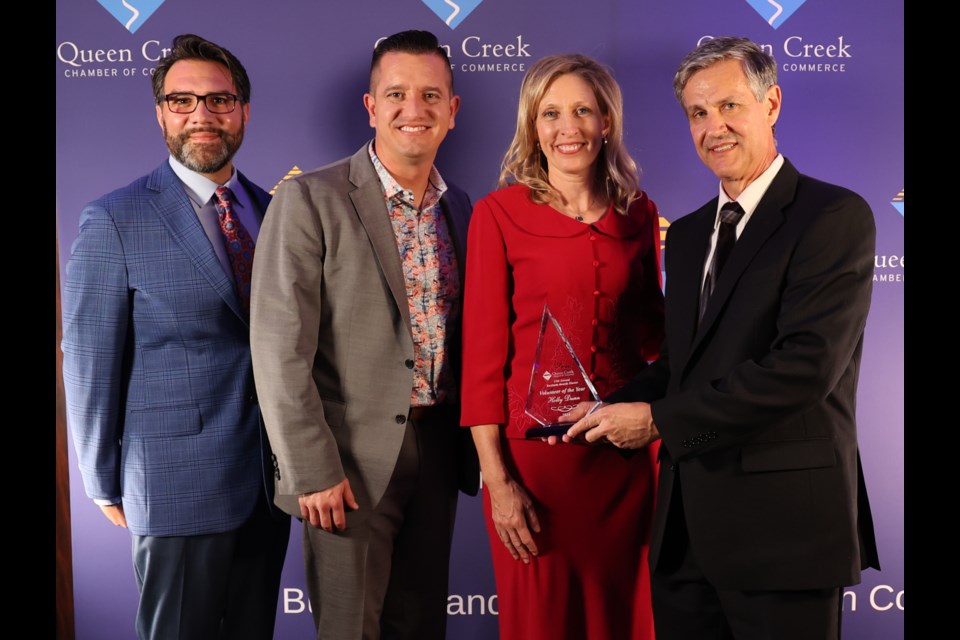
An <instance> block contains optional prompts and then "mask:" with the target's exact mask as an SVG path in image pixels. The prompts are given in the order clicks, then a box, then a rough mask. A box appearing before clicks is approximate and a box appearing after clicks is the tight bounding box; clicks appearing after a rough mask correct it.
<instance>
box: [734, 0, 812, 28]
mask: <svg viewBox="0 0 960 640" xmlns="http://www.w3.org/2000/svg"><path fill="white" fill-rule="evenodd" d="M806 1H807V0H747V4H749V5H750V6H751V7H753V9H754V11H756V12H757V13H759V14H760V17H762V18H763V19H764V20H766V21H767V24H769V25H770V26H771V27H773V28H774V29H779V28H780V25H782V24H783V23H784V22H786V21H787V19H788V18H789V17H790V16H792V15H793V12H794V11H796V10H797V9H799V8H800V7H801V6H802V5H803V3H804V2H806Z"/></svg>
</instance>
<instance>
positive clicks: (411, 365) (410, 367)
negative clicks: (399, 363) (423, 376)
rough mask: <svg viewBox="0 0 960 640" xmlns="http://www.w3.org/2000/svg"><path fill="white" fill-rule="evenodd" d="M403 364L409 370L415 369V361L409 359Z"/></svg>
mask: <svg viewBox="0 0 960 640" xmlns="http://www.w3.org/2000/svg"><path fill="white" fill-rule="evenodd" d="M403 364H405V365H406V366H407V369H413V360H410V359H409V358H407V361H406V362H404V363H403Z"/></svg>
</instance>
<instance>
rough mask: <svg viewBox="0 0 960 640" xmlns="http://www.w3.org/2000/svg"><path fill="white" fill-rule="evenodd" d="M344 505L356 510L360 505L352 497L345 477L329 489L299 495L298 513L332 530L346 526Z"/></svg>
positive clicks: (313, 522) (311, 522)
mask: <svg viewBox="0 0 960 640" xmlns="http://www.w3.org/2000/svg"><path fill="white" fill-rule="evenodd" d="M344 506H346V507H347V508H349V509H351V510H357V509H359V508H360V505H359V504H357V500H356V498H354V497H353V490H352V489H351V488H350V481H349V480H347V479H346V478H344V479H343V481H342V482H338V483H337V484H335V485H333V486H332V487H330V488H329V489H324V490H323V491H315V492H314V493H305V494H303V495H302V496H300V515H301V516H303V519H304V520H307V521H309V522H310V524H312V525H313V526H315V527H319V528H321V529H323V530H324V531H328V532H331V533H332V532H333V529H334V527H336V528H337V529H338V530H341V531H342V530H343V529H346V528H347V516H346V513H345V509H344Z"/></svg>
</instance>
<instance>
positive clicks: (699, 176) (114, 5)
mask: <svg viewBox="0 0 960 640" xmlns="http://www.w3.org/2000/svg"><path fill="white" fill-rule="evenodd" d="M126 4H127V5H128V6H129V5H133V6H134V7H135V9H134V11H136V13H137V15H136V16H134V13H132V12H131V11H130V10H129V9H128V8H125V7H124V6H123V4H122V3H121V1H120V0H69V1H68V0H57V18H56V20H57V34H56V51H55V58H56V60H55V61H56V75H57V218H58V224H59V232H60V252H61V253H60V256H61V257H60V264H61V268H62V266H63V265H64V264H65V262H66V259H67V257H68V256H69V252H70V245H71V243H72V242H73V239H74V238H75V237H76V234H77V223H78V218H79V212H80V209H81V208H82V206H83V205H84V204H85V203H86V202H88V201H90V200H92V199H94V198H96V197H98V196H100V195H101V194H103V193H106V192H107V191H111V190H113V189H115V188H117V187H119V186H122V185H125V184H127V183H129V182H130V181H132V180H133V179H135V178H137V177H138V176H141V175H143V174H145V173H147V172H149V171H150V170H152V169H153V168H154V167H155V166H156V165H157V164H159V163H160V162H161V161H162V160H163V159H164V158H165V157H166V148H165V146H164V144H163V140H162V137H161V135H160V130H159V127H158V126H157V124H156V117H155V114H154V109H153V103H152V98H151V91H150V82H149V74H150V69H151V68H152V66H153V65H154V64H155V63H156V61H157V60H158V59H159V57H160V56H161V55H162V49H163V48H164V47H167V46H169V44H170V41H171V39H172V37H173V36H174V35H176V34H178V33H184V32H194V33H198V34H199V35H202V36H204V37H207V38H210V39H211V40H214V41H216V42H218V43H221V44H223V45H225V46H227V47H228V48H230V49H231V50H232V51H233V52H234V53H235V54H237V56H238V57H239V58H240V59H241V60H242V61H243V63H244V65H245V66H246V68H247V71H248V72H249V74H250V77H251V81H252V84H253V95H252V100H251V110H252V113H251V121H250V124H249V126H248V129H247V136H246V140H245V141H244V144H243V148H242V149H241V151H240V153H239V154H238V156H237V165H238V166H239V167H240V168H241V169H242V170H243V171H244V173H246V175H247V176H249V177H251V178H252V179H253V180H254V181H256V182H257V183H259V184H260V185H261V186H263V187H264V188H266V189H268V190H270V189H272V188H273V187H274V185H276V184H277V183H279V182H280V181H281V180H282V179H283V178H284V177H285V176H288V175H289V174H291V173H296V172H297V171H300V170H307V169H311V168H314V167H317V166H319V165H322V164H326V163H328V162H331V161H333V160H336V159H338V158H340V157H343V156H345V155H348V154H350V153H352V152H353V151H355V150H356V149H357V148H358V147H359V145H360V144H361V143H362V142H363V141H365V140H367V139H368V138H370V137H372V131H371V130H370V129H369V128H368V126H367V116H366V113H365V112H364V111H363V107H362V103H361V96H362V94H363V92H364V90H365V87H366V75H367V68H368V65H369V58H370V51H371V49H372V48H373V46H374V43H375V42H376V40H377V39H378V38H379V37H382V36H385V35H388V34H390V33H393V32H395V31H399V30H402V29H407V28H422V29H429V30H431V31H433V32H434V33H436V34H437V35H438V37H439V38H440V41H441V43H442V44H445V45H448V46H449V49H450V55H451V62H452V63H453V65H454V73H455V78H456V83H457V92H458V93H459V94H460V96H461V97H462V101H463V102H462V105H463V106H462V109H461V112H460V114H459V115H458V117H457V127H456V130H454V131H453V132H452V133H451V134H450V135H449V136H448V138H447V140H446V142H445V143H444V145H443V148H442V149H441V151H440V155H439V158H438V165H439V166H440V168H441V170H442V172H443V174H444V176H445V177H446V178H447V179H448V180H450V181H453V182H455V183H457V184H459V185H460V186H461V187H463V188H464V189H466V190H467V191H468V193H470V195H471V197H472V198H473V199H474V200H476V199H478V198H480V197H482V196H483V195H485V194H486V193H487V192H488V191H490V190H491V189H493V187H494V185H495V181H496V176H497V173H498V167H499V163H500V159H501V156H502V154H503V151H504V150H505V148H506V145H507V144H508V142H509V140H510V136H511V134H512V130H513V123H514V118H515V110H516V100H517V95H518V91H519V84H520V79H521V78H522V76H523V73H524V71H525V70H526V68H527V67H528V66H529V65H530V64H531V63H532V62H533V61H535V60H537V59H538V58H540V57H542V56H544V55H547V54H551V53H560V52H570V51H577V52H582V53H586V54H588V55H591V56H594V57H596V58H598V59H600V60H601V61H603V62H605V63H607V64H608V65H610V66H611V67H612V68H613V70H614V72H615V74H616V76H617V78H618V79H619V81H620V83H621V85H622V87H623V90H624V98H625V103H626V136H627V143H628V145H629V148H630V150H631V152H632V153H633V154H634V157H635V158H636V159H637V160H638V162H639V164H640V165H641V167H642V169H643V177H642V185H643V187H644V188H645V189H646V190H647V191H648V192H649V193H650V195H651V197H652V198H653V199H654V200H655V201H656V202H657V203H658V204H659V206H660V210H661V214H662V216H663V219H662V220H661V222H662V224H663V225H664V227H666V226H667V225H668V224H669V221H672V220H675V219H676V218H678V217H680V216H682V215H684V214H685V213H687V212H689V211H692V210H693V209H695V208H696V207H698V206H699V205H701V204H702V203H703V202H705V201H706V200H707V199H709V198H711V197H712V196H714V195H715V194H716V189H717V186H716V181H715V179H713V177H712V175H711V174H710V173H709V172H708V170H707V169H706V168H705V167H703V165H702V164H701V163H700V161H699V160H698V158H697V157H696V154H695V152H694V149H693V147H692V143H691V141H690V137H689V133H688V130H687V126H686V122H685V118H684V116H683V114H682V112H681V111H680V109H679V107H678V106H677V104H676V102H675V100H674V97H673V91H672V86H671V83H672V78H673V72H674V71H675V69H676V66H677V63H678V62H679V60H680V59H681V58H682V57H683V55H684V54H686V53H687V52H688V51H689V50H690V49H692V48H693V47H694V46H696V44H697V43H698V41H699V40H700V39H701V38H704V37H710V36H718V35H744V36H747V37H750V38H752V39H754V40H755V41H757V42H759V43H762V44H764V45H767V46H769V48H770V51H771V52H772V53H773V54H774V55H775V56H776V58H777V61H778V65H779V69H780V84H781V86H782V87H783V96H784V108H783V113H782V115H781V117H780V121H779V122H778V124H777V133H778V140H779V146H780V149H781V150H782V151H783V153H784V154H785V155H787V156H788V157H789V158H790V159H791V161H792V162H793V163H794V164H795V165H796V166H797V167H798V168H799V169H800V170H801V171H802V172H804V173H808V174H811V175H813V176H816V177H819V178H822V179H825V180H828V181H830V182H835V183H838V184H842V185H844V186H846V187H849V188H851V189H854V190H855V191H857V192H859V193H860V194H861V195H863V196H864V197H865V198H866V199H867V201H868V202H869V203H870V205H871V207H872V208H873V212H874V216H875V218H876V223H877V231H878V235H877V259H876V276H875V283H874V294H873V306H872V309H871V312H870V317H869V321H868V325H867V337H866V340H867V344H866V351H865V353H864V357H863V372H862V375H861V379H860V397H859V400H860V403H859V411H858V418H859V425H860V445H861V450H862V456H863V466H864V472H865V474H866V478H867V485H868V487H869V490H870V497H871V501H872V506H873V511H874V518H875V523H876V527H877V534H878V538H879V540H878V542H879V545H880V553H881V562H882V565H883V567H884V568H883V571H882V572H876V571H868V572H867V573H866V574H865V575H864V580H863V583H862V584H860V585H858V586H855V587H850V588H848V589H847V591H846V593H845V596H844V609H845V614H844V615H845V618H844V637H845V638H848V639H863V640H866V639H870V640H874V639H885V638H903V635H904V633H903V585H904V576H903V549H904V545H903V513H904V506H903V486H904V476H903V278H904V274H903V270H904V269H903V267H904V265H903V224H904V220H903V217H904V214H903V205H904V202H903V186H904V185H903V179H904V178H903V173H904V171H903V142H904V141H903V137H904V136H903V129H904V127H903V91H902V86H903V52H904V46H903V3H902V2H901V1H899V0H882V1H881V2H874V1H870V0H846V1H845V2H842V3H837V2H831V1H829V0H805V1H804V0H780V3H779V4H778V5H774V3H773V2H770V1H769V0H691V1H689V2H686V3H684V4H683V5H682V8H681V6H680V5H677V4H676V3H667V2H659V3H657V2H643V3H634V2H617V1H616V0H597V1H596V2H593V3H591V6H589V7H588V6H587V5H585V4H584V3H582V2H574V1H572V0H553V1H552V2H547V1H546V0H529V1H526V2H522V3H518V2H514V1H512V0H456V1H451V2H447V1H446V0H392V1H390V2H385V1H384V2H376V1H375V0H351V1H350V2H337V3H331V2H316V1H310V0H285V1H283V2H271V3H262V2H257V1H256V0H231V1H229V2H228V1H226V0H127V2H126ZM450 5H457V6H458V7H459V11H458V12H457V14H456V15H455V16H454V17H453V19H452V20H450V19H449V16H450V15H451V13H453V8H452V7H451V6H450ZM518 5H519V6H518ZM777 7H780V8H781V10H780V11H778V10H777ZM361 16H363V17H361ZM448 23H449V26H448ZM497 45H501V46H499V47H498V46H497ZM508 45H512V46H508ZM890 87H893V89H891V88H890ZM70 464H71V468H70V471H71V474H72V475H71V501H72V514H73V554H74V584H75V599H76V603H75V604H76V629H77V638H78V640H87V639H91V640H112V639H121V638H124V639H125V638H129V637H132V635H133V619H134V615H135V611H136V601H137V597H136V584H135V581H134V576H133V571H132V568H131V561H130V541H129V535H128V534H127V532H126V531H124V530H122V529H119V528H115V527H111V526H110V525H109V524H108V523H107V522H106V520H105V519H104V518H103V516H102V515H101V514H100V512H99V509H97V508H96V507H94V506H93V504H92V503H91V502H90V501H89V500H88V499H87V498H86V497H85V496H84V494H83V488H82V483H81V480H80V477H79V474H78V473H77V469H76V455H75V453H74V451H73V450H72V445H71V451H70ZM301 558H302V555H301V551H300V532H299V529H297V528H296V527H294V532H293V533H292V536H291V545H290V551H289V553H288V557H287V566H286V568H285V570H284V577H283V583H282V589H283V592H282V593H281V602H280V610H279V611H280V613H279V615H278V624H277V634H276V636H277V637H278V638H283V639H293V638H308V637H311V636H312V635H313V627H312V623H311V620H310V615H309V613H308V612H307V611H306V609H305V608H304V607H305V601H306V598H305V595H304V594H305V583H304V580H303V575H302V568H301ZM493 594H494V589H493V574H492V569H491V566H490V562H489V546H488V542H487V539H486V534H485V530H484V527H483V523H482V514H481V509H480V502H479V499H462V500H461V503H460V510H459V513H458V518H457V531H456V539H455V542H454V557H453V561H452V564H451V585H450V600H449V605H448V612H449V614H450V624H449V631H448V634H447V635H448V638H451V639H456V640H461V639H462V640H470V639H492V638H496V636H497V632H496V610H497V603H496V597H495V596H494V595H493Z"/></svg>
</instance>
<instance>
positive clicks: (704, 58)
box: [673, 36, 777, 105]
mask: <svg viewBox="0 0 960 640" xmlns="http://www.w3.org/2000/svg"><path fill="white" fill-rule="evenodd" d="M724 60H738V61H739V62H740V68H741V69H743V75H745V76H746V77H747V83H748V84H749V85H750V90H751V91H753V95H754V96H755V97H756V98H757V101H758V102H759V101H761V100H763V96H764V95H766V93H767V89H769V88H770V87H772V86H773V85H775V84H777V61H776V60H774V59H773V56H772V55H770V54H769V53H767V52H765V51H764V50H763V49H761V48H760V46H759V45H758V44H757V43H755V42H753V41H752V40H748V39H747V38H740V37H733V36H724V37H721V38H713V39H712V40H707V41H706V42H704V43H703V44H701V45H700V46H698V47H697V48H696V49H694V50H693V51H691V52H690V53H688V54H687V57H685V58H684V59H683V61H682V62H681V63H680V67H679V68H678V69H677V73H676V75H675V76H673V91H674V93H675V94H676V95H677V101H679V102H680V104H681V105H682V104H683V89H684V88H685V87H686V86H687V81H688V80H690V76H692V75H693V74H695V73H696V72H698V71H703V70H704V69H706V68H707V67H711V66H713V65H714V64H716V63H718V62H722V61H724Z"/></svg>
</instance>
